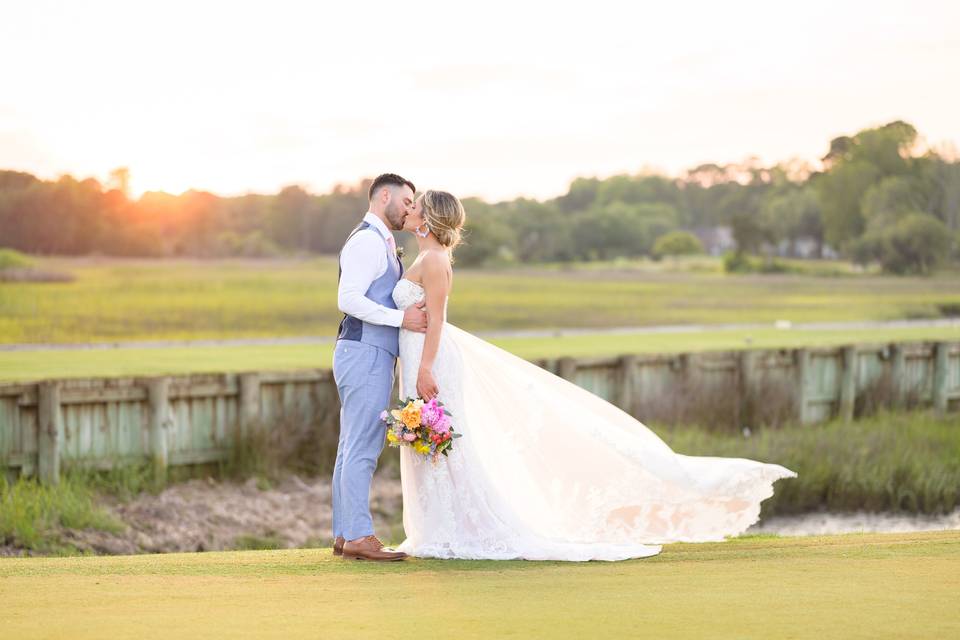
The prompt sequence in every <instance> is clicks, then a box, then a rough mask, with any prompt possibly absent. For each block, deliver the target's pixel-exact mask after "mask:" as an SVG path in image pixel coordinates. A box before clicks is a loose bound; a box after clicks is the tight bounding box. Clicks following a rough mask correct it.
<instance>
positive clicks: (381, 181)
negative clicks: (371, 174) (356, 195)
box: [367, 173, 417, 200]
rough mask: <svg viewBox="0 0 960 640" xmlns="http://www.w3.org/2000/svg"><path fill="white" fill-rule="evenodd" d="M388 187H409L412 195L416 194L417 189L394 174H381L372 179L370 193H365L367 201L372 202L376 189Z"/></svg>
mask: <svg viewBox="0 0 960 640" xmlns="http://www.w3.org/2000/svg"><path fill="white" fill-rule="evenodd" d="M388 185H393V186H396V187H402V186H404V185H406V186H408V187H410V191H413V192H414V193H416V192H417V188H416V187H415V186H413V183H412V182H410V181H409V180H407V179H406V178H401V177H400V176H398V175H397V174H395V173H381V174H380V175H379V176H377V177H376V179H374V181H373V184H371V185H370V191H369V192H368V193H367V200H373V194H375V193H376V192H377V189H381V188H383V187H386V186H388Z"/></svg>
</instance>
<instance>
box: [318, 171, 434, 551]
mask: <svg viewBox="0 0 960 640" xmlns="http://www.w3.org/2000/svg"><path fill="white" fill-rule="evenodd" d="M415 191H416V189H415V187H414V186H413V183H412V182H410V181H409V180H406V179H404V178H401V177H400V176H398V175H395V174H392V173H385V174H383V175H381V176H378V177H377V179H376V180H374V181H373V184H371V185H370V192H369V194H368V195H369V199H370V210H369V211H368V212H367V214H366V215H365V216H364V217H363V221H362V222H361V223H360V224H359V225H358V226H357V228H356V229H354V230H353V231H352V232H351V233H350V235H349V236H348V237H347V241H346V242H345V243H344V245H343V249H342V250H341V251H340V284H339V286H338V288H337V306H338V307H339V308H340V311H342V312H343V313H344V316H343V320H342V321H341V322H340V330H339V333H338V335H337V345H336V347H335V348H334V351H333V378H334V380H335V381H336V383H337V392H338V393H339V394H340V406H341V409H340V442H339V444H338V446H337V461H336V463H335V465H334V467H333V535H334V543H333V553H334V555H342V556H344V557H345V558H360V559H365V560H402V559H403V558H405V557H406V554H404V553H401V552H398V551H390V550H388V549H385V548H384V546H383V543H381V542H380V540H378V539H377V537H376V536H375V535H373V518H372V517H371V515H370V482H371V480H372V479H373V472H374V470H375V469H376V467H377V459H378V458H379V457H380V453H381V452H382V451H383V445H384V441H385V435H384V434H385V432H384V426H383V424H382V423H381V422H380V412H381V411H383V410H384V409H386V408H387V407H388V405H389V404H390V392H391V390H392V389H393V372H394V365H395V364H396V360H397V355H398V353H399V345H398V342H399V333H400V331H399V327H401V326H402V327H403V328H404V329H410V330H411V331H420V332H424V331H426V328H427V316H426V314H425V313H424V311H423V308H422V307H423V305H422V304H421V305H419V306H411V307H409V308H408V309H407V310H406V311H400V310H398V309H397V305H396V304H394V302H393V288H394V286H395V285H396V284H397V281H398V280H399V279H400V276H401V275H403V264H402V263H401V262H400V259H399V257H398V256H397V249H396V244H395V242H394V239H393V234H392V233H391V232H390V231H391V229H392V230H394V231H397V230H400V229H402V228H403V221H404V219H406V217H407V212H408V211H409V210H410V208H411V207H412V206H413V198H414V193H415Z"/></svg>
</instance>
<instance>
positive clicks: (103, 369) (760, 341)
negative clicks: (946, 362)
mask: <svg viewBox="0 0 960 640" xmlns="http://www.w3.org/2000/svg"><path fill="white" fill-rule="evenodd" d="M906 340H960V329H957V328H950V327H943V328H907V329H858V330H856V331H833V330H824V331H818V330H817V331H815V330H799V329H791V330H779V329H774V328H769V329H752V330H741V329H730V330H707V331H696V332H676V333H656V334H651V333H629V334H588V335H574V336H565V337H552V338H495V339H493V340H491V342H493V343H495V344H497V345H499V346H500V347H503V348H504V349H507V350H508V351H510V352H512V353H515V354H517V355H519V356H521V357H524V358H527V359H531V360H533V359H537V358H555V357H558V356H575V357H584V356H604V355H619V354H624V353H674V352H689V351H705V350H723V349H745V348H753V349H761V348H763V349H767V348H781V347H800V346H818V345H833V344H849V343H854V342H856V343H863V342H890V341H906ZM332 358H333V344H332V343H331V344H303V345H272V346H196V347H165V348H150V349H144V348H121V349H91V350H43V351H0V380H35V379H42V378H70V377H101V376H103V377H109V376H132V375H160V374H165V373H196V372H204V371H208V372H209V371H251V370H257V371H267V370H291V369H309V368H324V369H326V368H329V367H330V366H331V362H332Z"/></svg>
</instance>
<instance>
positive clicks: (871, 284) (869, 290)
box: [0, 257, 960, 344]
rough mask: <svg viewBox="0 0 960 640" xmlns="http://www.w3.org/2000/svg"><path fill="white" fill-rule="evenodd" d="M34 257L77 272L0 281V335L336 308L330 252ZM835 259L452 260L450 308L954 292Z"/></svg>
mask: <svg viewBox="0 0 960 640" xmlns="http://www.w3.org/2000/svg"><path fill="white" fill-rule="evenodd" d="M409 261H410V258H408V259H407V262H408V263H409ZM41 264H42V265H43V266H44V268H46V269H51V270H54V271H61V272H65V273H69V274H71V275H72V276H73V277H74V278H75V279H74V280H73V281H72V282H44V283H36V282H4V283H0V343H7V344H10V343H82V342H113V341H129V340H161V339H202V338H242V337H254V336H258V337H262V336H274V337H277V336H305V335H314V336H330V335H333V334H334V333H335V332H336V327H337V324H338V322H339V320H340V317H341V314H340V313H339V312H338V311H337V308H336V283H337V265H336V261H335V259H333V258H328V257H323V258H313V259H304V260H209V261H201V260H152V261H151V260H124V259H113V258H110V259H107V258H100V259H97V258H77V259H46V260H43V261H42V263H41ZM814 266H816V265H814ZM810 268H811V269H812V268H813V267H810ZM821 268H822V267H821ZM837 269H838V270H837V271H835V272H831V273H835V274H836V275H834V276H823V275H807V274H802V273H798V274H779V275H777V274H766V275H727V274H724V273H722V271H721V270H720V262H719V259H710V258H698V259H695V260H692V261H689V262H684V261H676V262H671V263H663V264H661V263H653V262H635V263H631V262H624V263H601V264H582V265H576V264H572V265H546V266H543V267H524V268H515V269H461V270H458V271H457V274H456V277H455V281H454V289H453V293H452V296H451V301H450V308H449V320H450V321H451V322H453V323H454V324H457V325H458V326H461V327H463V328H464V329H466V330H468V331H474V332H482V331H497V330H511V331H516V330H523V329H542V328H567V327H577V328H597V329H602V328H609V327H639V326H654V325H657V326H662V325H689V324H727V323H773V322H774V321H776V320H781V319H786V320H790V321H792V322H793V323H802V322H814V321H835V322H836V321H857V320H898V319H904V318H939V317H942V316H943V315H944V309H946V310H947V311H948V312H949V310H951V309H953V308H954V307H955V306H957V305H960V277H957V274H954V273H948V272H944V273H942V274H940V275H938V276H936V277H932V278H907V277H887V276H879V275H863V274H856V273H854V272H851V271H849V270H846V271H844V270H839V267H838V268H837Z"/></svg>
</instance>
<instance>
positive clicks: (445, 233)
mask: <svg viewBox="0 0 960 640" xmlns="http://www.w3.org/2000/svg"><path fill="white" fill-rule="evenodd" d="M466 219H467V214H466V212H465V211H464V210H463V205H462V204H460V201H459V200H457V198H456V196H454V195H452V194H450V193H447V192H446V191H432V190H431V191H427V192H425V193H424V194H423V221H424V223H426V225H427V229H429V230H430V231H432V232H433V235H435V236H437V240H439V241H440V244H442V245H443V246H445V247H446V248H447V249H448V250H449V251H453V250H454V249H455V248H456V247H457V245H458V244H460V230H461V229H462V228H463V223H464V222H465V221H466Z"/></svg>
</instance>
